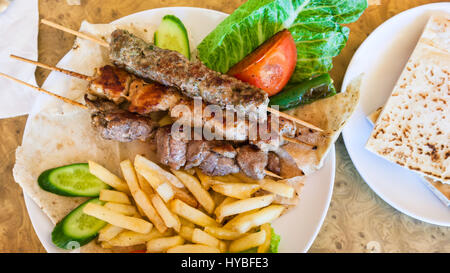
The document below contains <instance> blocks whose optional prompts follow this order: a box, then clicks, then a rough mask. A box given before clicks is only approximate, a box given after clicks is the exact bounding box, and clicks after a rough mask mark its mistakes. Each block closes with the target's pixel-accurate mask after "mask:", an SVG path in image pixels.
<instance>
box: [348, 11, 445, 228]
mask: <svg viewBox="0 0 450 273" xmlns="http://www.w3.org/2000/svg"><path fill="white" fill-rule="evenodd" d="M443 6H446V7H450V2H440V3H430V4H425V5H421V6H417V7H414V8H411V9H408V10H405V11H403V12H400V13H398V14H396V15H394V16H392V17H391V18H389V19H388V20H386V21H385V22H383V23H382V24H380V25H379V26H378V27H377V28H376V29H375V30H374V31H372V32H371V33H370V35H369V36H368V37H367V38H366V39H365V40H364V41H363V42H362V43H361V45H360V46H359V47H358V49H357V50H356V52H355V53H354V54H353V57H352V59H351V61H350V63H349V65H348V66H347V69H346V72H345V75H344V79H343V82H342V89H343V90H344V88H346V87H347V86H348V84H349V81H350V80H351V79H350V75H349V70H350V68H351V67H352V66H353V65H354V64H355V63H356V62H357V60H358V59H360V58H361V57H360V55H361V54H362V53H361V52H362V51H363V50H362V49H363V48H364V47H366V46H367V45H368V44H370V43H372V40H373V39H375V36H376V35H377V34H378V33H379V32H381V31H382V29H384V28H386V27H387V26H389V25H390V24H392V23H393V22H395V20H398V18H399V17H402V16H408V15H409V14H410V13H414V12H416V11H418V10H426V9H427V8H434V9H436V8H439V7H443ZM358 106H359V103H358ZM358 106H357V107H358ZM349 130H350V129H349V127H346V128H344V130H343V131H342V138H343V140H344V143H345V147H346V150H347V152H348V154H349V156H350V159H351V160H352V163H353V165H354V166H355V168H356V170H357V171H358V173H359V175H360V176H361V178H362V179H363V180H364V182H365V183H366V184H367V185H368V186H369V187H370V189H371V190H372V191H373V192H375V194H376V195H377V196H378V197H380V198H381V199H382V200H383V201H385V202H386V203H387V204H389V205H390V206H391V207H393V208H394V209H396V210H397V211H399V212H401V213H403V214H405V215H407V216H409V217H411V218H414V219H417V220H420V221H423V222H425V223H428V224H433V225H438V226H445V227H448V226H450V222H447V221H438V220H433V219H430V218H428V217H426V216H423V215H417V214H415V213H413V212H411V211H410V210H408V209H406V208H403V207H402V206H401V205H399V204H397V203H396V202H395V201H394V200H392V198H388V197H386V196H385V195H384V194H383V193H382V192H380V190H379V189H377V188H376V186H374V184H372V183H373V182H372V183H371V182H368V181H369V180H368V179H367V174H365V172H364V171H361V170H362V166H359V165H358V164H355V162H354V160H353V157H354V156H355V155H354V150H353V149H352V148H349V147H351V146H352V145H351V142H350V140H349V139H348V138H349V136H348V135H349V134H350V132H349ZM375 184H376V183H375ZM436 198H437V197H436ZM443 206H444V205H443Z"/></svg>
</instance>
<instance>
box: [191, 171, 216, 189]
mask: <svg viewBox="0 0 450 273" xmlns="http://www.w3.org/2000/svg"><path fill="white" fill-rule="evenodd" d="M195 174H196V175H197V177H198V179H200V182H201V183H202V186H203V188H205V190H209V188H210V187H211V185H212V184H213V182H212V177H211V176H209V175H206V174H204V173H203V172H202V171H201V170H200V169H199V168H195Z"/></svg>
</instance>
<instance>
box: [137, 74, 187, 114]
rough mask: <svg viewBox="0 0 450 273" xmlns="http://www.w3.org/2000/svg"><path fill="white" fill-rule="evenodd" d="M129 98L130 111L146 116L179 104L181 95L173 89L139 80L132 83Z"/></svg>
mask: <svg viewBox="0 0 450 273" xmlns="http://www.w3.org/2000/svg"><path fill="white" fill-rule="evenodd" d="M128 97H129V100H130V106H129V108H128V110H129V111H130V112H134V113H138V114H141V115H146V114H149V113H151V112H157V111H166V110H168V109H169V108H171V107H173V106H174V105H176V104H177V103H178V102H179V100H180V97H181V95H180V93H179V92H178V91H177V90H176V89H174V88H172V87H167V86H163V85H161V84H159V83H147V82H144V81H143V80H141V79H138V80H134V81H132V82H131V84H130V90H129V96H128Z"/></svg>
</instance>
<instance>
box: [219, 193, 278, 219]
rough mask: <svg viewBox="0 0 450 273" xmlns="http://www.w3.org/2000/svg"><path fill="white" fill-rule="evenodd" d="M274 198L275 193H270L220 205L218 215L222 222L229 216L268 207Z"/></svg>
mask: <svg viewBox="0 0 450 273" xmlns="http://www.w3.org/2000/svg"><path fill="white" fill-rule="evenodd" d="M273 198H274V196H273V194H268V195H263V196H258V197H252V198H248V199H242V200H238V201H234V202H231V203H228V204H225V205H223V206H220V209H218V210H217V211H216V215H217V218H218V220H219V221H220V222H222V219H223V218H225V217H227V216H230V215H234V214H239V213H242V212H246V211H250V210H254V209H259V208H263V207H266V206H268V205H270V203H272V201H273Z"/></svg>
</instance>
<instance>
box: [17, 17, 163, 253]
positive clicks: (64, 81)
mask: <svg viewBox="0 0 450 273" xmlns="http://www.w3.org/2000/svg"><path fill="white" fill-rule="evenodd" d="M120 27H121V28H125V29H128V30H130V31H132V32H134V33H136V34H138V35H141V37H144V38H146V39H151V37H150V34H149V33H152V32H148V33H146V32H145V31H142V30H143V29H144V28H143V27H139V26H138V25H136V24H135V25H133V26H131V25H121V26H120ZM115 28H116V26H114V25H109V24H108V25H91V24H88V23H86V22H83V24H82V27H81V31H86V32H88V33H91V34H93V35H96V36H97V37H109V35H110V33H111V32H112V31H113V30H114V29H115ZM85 60H89V61H88V62H86V61H85ZM107 63H109V58H108V52H107V50H106V49H103V48H101V47H100V46H98V45H96V44H94V43H92V42H89V41H86V40H83V39H77V40H76V43H75V46H74V50H73V52H72V54H71V55H70V56H69V57H68V58H64V59H63V60H62V61H61V63H60V65H59V66H60V67H63V68H66V69H70V70H73V71H77V72H80V73H83V74H86V75H93V73H94V71H95V68H96V67H100V66H102V65H105V64H107ZM50 77H51V78H53V81H48V80H47V81H46V83H45V84H44V86H43V88H44V89H47V90H49V91H52V92H54V93H57V94H59V95H62V96H65V97H68V98H70V99H73V100H77V101H80V102H83V100H82V98H83V96H84V94H85V93H86V90H87V82H85V81H82V80H77V79H73V78H70V77H67V76H65V75H62V74H58V73H55V72H53V73H51V75H50ZM55 78H56V79H55ZM48 82H54V83H55V85H51V84H48ZM90 120H91V118H90V113H89V112H88V111H86V110H84V109H80V108H77V107H74V106H72V105H67V104H65V103H63V102H61V101H59V100H57V99H54V98H53V97H49V96H46V95H42V96H39V99H38V102H37V103H36V106H35V108H34V109H33V111H32V113H30V115H29V117H28V120H27V124H26V127H25V131H24V135H23V140H22V144H21V146H20V147H18V148H17V150H16V163H15V165H14V168H13V175H14V179H15V181H16V182H17V183H18V184H19V185H20V186H21V187H22V189H23V191H24V192H25V193H26V194H27V195H28V196H29V197H31V198H32V199H33V201H34V202H35V203H36V204H37V205H38V206H39V207H40V208H41V209H42V210H43V211H44V213H45V214H46V215H47V216H48V217H49V218H50V220H51V221H52V222H53V223H54V224H56V223H57V222H59V221H60V220H61V219H62V218H64V216H66V215H67V214H68V213H69V212H70V211H72V210H73V209H74V208H76V207H77V206H78V205H80V204H81V203H83V202H84V201H86V200H87V198H78V197H64V196H59V195H56V194H53V193H49V192H47V191H44V190H42V189H41V188H40V187H39V185H38V183H37V178H38V176H39V175H40V174H41V173H42V172H43V171H45V170H47V169H50V168H54V167H59V166H61V165H66V164H71V163H79V162H87V161H88V160H93V161H96V162H99V163H100V164H102V165H103V166H105V167H106V168H107V169H109V170H112V171H113V172H114V171H116V174H117V175H119V174H120V173H117V172H119V170H120V168H119V163H120V160H122V159H124V158H134V156H135V155H136V154H137V153H139V154H143V155H144V156H146V157H147V158H149V159H151V160H156V158H155V155H154V153H152V148H153V147H151V146H150V144H147V143H139V142H135V143H117V142H114V141H108V140H104V139H102V138H101V137H100V136H99V134H98V133H97V132H96V131H95V130H93V129H92V127H91V124H90ZM43 128H45V129H43ZM130 249H134V247H132V248H117V249H115V248H114V249H108V250H106V249H103V248H101V247H100V246H99V245H97V244H96V242H94V241H93V242H91V243H89V244H88V245H86V246H83V247H82V248H81V252H123V251H127V252H128V251H129V250H130Z"/></svg>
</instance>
